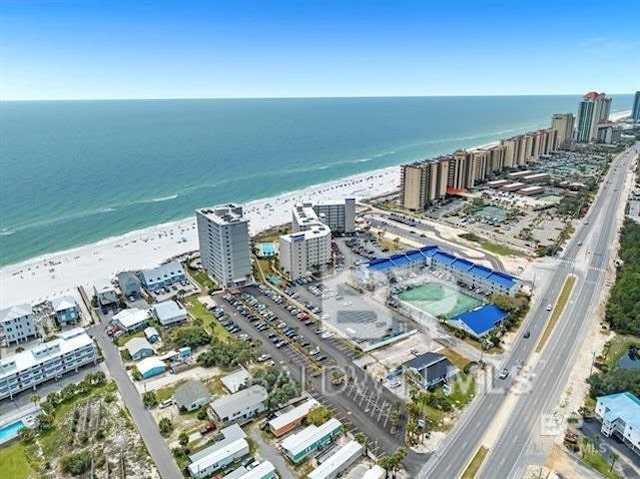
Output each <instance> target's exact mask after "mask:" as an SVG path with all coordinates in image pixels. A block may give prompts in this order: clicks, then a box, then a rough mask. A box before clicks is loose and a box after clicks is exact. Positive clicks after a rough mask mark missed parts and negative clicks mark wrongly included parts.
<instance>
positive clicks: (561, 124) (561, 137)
mask: <svg viewBox="0 0 640 479" xmlns="http://www.w3.org/2000/svg"><path fill="white" fill-rule="evenodd" d="M575 123H576V118H575V116H573V113H556V114H555V115H553V116H552V117H551V137H552V148H551V149H552V150H558V149H561V148H567V147H568V146H569V145H570V144H571V142H572V141H573V130H574V128H575Z"/></svg>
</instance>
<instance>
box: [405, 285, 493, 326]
mask: <svg viewBox="0 0 640 479" xmlns="http://www.w3.org/2000/svg"><path fill="white" fill-rule="evenodd" d="M398 299H400V300H401V301H404V302H405V303H407V304H409V305H410V306H412V307H414V308H416V309H418V310H420V311H423V312H425V313H427V314H430V315H431V316H434V317H438V316H445V317H447V318H452V317H454V316H456V315H457V314H460V313H464V312H465V311H469V310H471V309H474V308H477V307H478V306H480V305H481V304H482V301H480V300H478V299H476V298H474V297H472V296H469V295H468V294H465V293H463V292H462V291H458V290H455V289H453V288H451V287H449V286H445V285H444V284H441V283H425V284H422V285H420V286H416V287H414V288H410V289H408V290H406V291H403V292H402V293H400V294H398Z"/></svg>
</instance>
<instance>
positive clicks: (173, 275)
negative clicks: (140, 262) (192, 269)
mask: <svg viewBox="0 0 640 479" xmlns="http://www.w3.org/2000/svg"><path fill="white" fill-rule="evenodd" d="M185 279H186V276H185V274H184V270H183V269H182V265H181V264H180V262H179V261H170V262H169V263H166V264H163V265H160V266H157V267H155V268H151V269H147V270H144V271H143V272H142V273H140V281H141V282H142V285H143V286H144V287H145V288H147V289H148V290H149V291H157V290H159V289H160V288H166V287H168V286H171V285H172V284H174V283H178V282H180V281H184V280H185Z"/></svg>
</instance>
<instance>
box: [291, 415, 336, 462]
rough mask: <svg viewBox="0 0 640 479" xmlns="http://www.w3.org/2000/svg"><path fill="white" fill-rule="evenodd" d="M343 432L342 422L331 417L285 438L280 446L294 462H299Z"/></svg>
mask: <svg viewBox="0 0 640 479" xmlns="http://www.w3.org/2000/svg"><path fill="white" fill-rule="evenodd" d="M340 434H342V423H341V422H340V421H338V420H337V419H333V418H332V419H329V420H328V421H326V422H325V423H324V424H322V425H320V426H315V425H313V424H312V425H310V426H307V427H306V428H304V429H303V430H302V431H300V432H299V433H296V434H292V435H291V436H288V437H287V438H285V440H284V441H282V443H280V446H281V448H282V452H283V453H284V454H285V456H287V457H288V458H289V459H290V460H291V461H292V462H293V463H295V464H298V463H299V462H301V461H302V460H304V459H305V458H306V457H307V456H308V455H309V454H311V453H312V452H314V451H316V450H317V449H318V448H320V447H322V446H324V445H325V444H328V443H330V442H331V441H333V438H334V437H336V436H338V435H340Z"/></svg>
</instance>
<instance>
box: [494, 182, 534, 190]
mask: <svg viewBox="0 0 640 479" xmlns="http://www.w3.org/2000/svg"><path fill="white" fill-rule="evenodd" d="M525 186H527V185H525V184H524V183H522V182H520V181H514V182H513V183H507V184H506V185H504V186H501V187H500V190H502V191H504V192H506V193H512V192H514V191H518V190H520V189H522V188H524V187H525Z"/></svg>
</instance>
